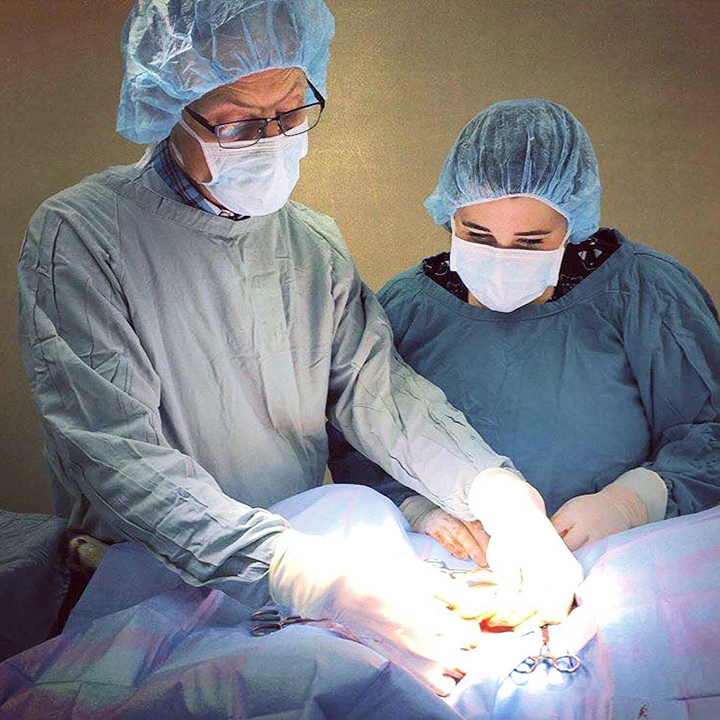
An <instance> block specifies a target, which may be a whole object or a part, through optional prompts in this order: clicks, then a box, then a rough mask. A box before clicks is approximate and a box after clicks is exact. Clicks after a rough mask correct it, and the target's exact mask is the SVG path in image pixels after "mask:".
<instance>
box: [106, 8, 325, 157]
mask: <svg viewBox="0 0 720 720" xmlns="http://www.w3.org/2000/svg"><path fill="white" fill-rule="evenodd" d="M334 32H335V23H334V20H333V16H332V14H331V13H330V11H329V10H328V8H327V6H326V5H325V3H324V2H323V0H136V2H135V5H134V7H133V9H132V11H131V12H130V15H129V17H128V19H127V21H126V22H125V26H124V28H123V33H122V42H121V51H122V54H123V59H124V62H125V75H124V77H123V83H122V88H121V90H120V106H119V107H118V112H117V131H118V132H119V133H120V134H121V135H123V136H124V137H126V138H127V139H128V140H132V141H133V142H137V143H152V142H158V141H160V140H162V139H163V138H165V137H167V135H168V134H169V133H170V130H171V129H172V127H173V125H175V123H176V122H177V121H178V120H179V119H180V111H181V110H182V108H183V107H184V106H185V105H187V104H188V103H190V102H192V101H193V100H197V98H199V97H201V96H202V95H204V94H205V93H207V92H209V91H210V90H213V89H214V88H216V87H219V86H220V85H226V84H228V83H231V82H235V81H236V80H238V79H239V78H241V77H245V76H246V75H252V74H253V73H256V72H260V71H262V70H269V69H273V68H290V67H299V68H302V69H303V70H304V71H305V74H306V75H307V77H308V78H309V79H310V80H311V82H312V83H313V85H315V87H317V88H318V90H320V92H321V93H322V94H323V95H325V82H326V79H327V66H328V61H329V58H330V41H331V39H332V37H333V35H334Z"/></svg>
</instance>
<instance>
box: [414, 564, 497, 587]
mask: <svg viewBox="0 0 720 720" xmlns="http://www.w3.org/2000/svg"><path fill="white" fill-rule="evenodd" d="M425 562H426V563H427V564H428V565H432V566H433V567H436V568H437V569H438V570H440V572H441V573H444V574H445V575H447V576H448V577H451V578H453V579H460V580H465V582H466V583H467V584H468V585H469V586H470V587H474V586H475V585H494V584H495V583H494V581H493V580H492V574H491V573H492V571H491V570H489V569H488V568H469V569H465V570H458V569H457V568H452V567H450V566H449V565H448V564H447V563H446V562H445V561H444V560H438V559H436V558H428V559H426V560H425ZM473 576H474V578H473Z"/></svg>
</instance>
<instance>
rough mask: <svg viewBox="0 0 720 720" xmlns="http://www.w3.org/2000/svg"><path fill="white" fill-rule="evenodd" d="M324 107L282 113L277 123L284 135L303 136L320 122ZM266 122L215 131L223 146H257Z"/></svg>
mask: <svg viewBox="0 0 720 720" xmlns="http://www.w3.org/2000/svg"><path fill="white" fill-rule="evenodd" d="M321 114H322V106H321V105H320V104H319V103H316V104H314V105H308V106H306V107H302V108H298V109H296V110H290V111H288V112H285V113H281V114H280V115H279V116H278V118H277V122H278V125H279V128H280V132H282V133H283V134H284V135H302V134H303V133H305V132H307V131H308V130H312V129H313V128H314V127H315V126H316V125H317V124H318V122H319V121H320V115H321ZM268 124H269V123H267V122H265V120H240V121H238V122H234V123H225V124H223V125H218V126H217V127H216V129H215V132H216V134H217V138H218V142H219V143H220V145H221V146H223V147H224V146H226V145H235V146H236V147H237V145H238V144H248V143H249V144H255V143H256V142H257V141H258V140H259V139H260V138H261V137H263V135H264V134H265V132H266V127H267V125H268Z"/></svg>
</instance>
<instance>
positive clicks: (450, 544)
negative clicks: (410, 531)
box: [427, 523, 468, 560]
mask: <svg viewBox="0 0 720 720" xmlns="http://www.w3.org/2000/svg"><path fill="white" fill-rule="evenodd" d="M449 526H450V523H448V525H447V526H443V527H434V528H432V529H431V530H429V531H428V533H427V534H428V535H429V536H430V537H432V538H435V539H436V540H437V541H438V542H439V543H440V544H441V545H442V546H443V547H444V548H445V549H446V550H447V551H448V552H449V553H451V554H452V555H454V556H455V557H456V558H459V559H460V560H466V559H467V556H468V554H467V550H466V549H465V548H464V547H463V544H462V542H461V541H460V540H458V539H457V537H456V533H455V532H454V528H451V527H449Z"/></svg>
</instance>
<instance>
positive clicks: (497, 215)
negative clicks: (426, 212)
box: [457, 196, 563, 222]
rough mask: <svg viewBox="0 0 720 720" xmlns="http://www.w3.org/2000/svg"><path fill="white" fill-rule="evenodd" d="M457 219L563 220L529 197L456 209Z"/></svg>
mask: <svg viewBox="0 0 720 720" xmlns="http://www.w3.org/2000/svg"><path fill="white" fill-rule="evenodd" d="M457 214H458V217H459V218H460V219H461V220H462V219H468V220H470V219H472V218H479V217H482V218H486V219H488V220H489V221H491V220H494V219H498V220H500V219H502V220H505V221H507V220H510V221H513V220H517V221H520V222H522V221H524V220H527V219H530V218H536V219H546V220H548V221H551V220H557V221H560V220H562V219H563V216H562V215H561V214H560V213H558V212H557V210H555V209H554V208H553V207H551V206H550V205H549V204H548V203H546V202H543V201H542V200H540V199H538V198H531V197H523V196H520V197H505V198H498V199H497V200H488V201H487V202H480V203H474V204H472V205H466V206H464V207H461V208H458V211H457Z"/></svg>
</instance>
